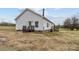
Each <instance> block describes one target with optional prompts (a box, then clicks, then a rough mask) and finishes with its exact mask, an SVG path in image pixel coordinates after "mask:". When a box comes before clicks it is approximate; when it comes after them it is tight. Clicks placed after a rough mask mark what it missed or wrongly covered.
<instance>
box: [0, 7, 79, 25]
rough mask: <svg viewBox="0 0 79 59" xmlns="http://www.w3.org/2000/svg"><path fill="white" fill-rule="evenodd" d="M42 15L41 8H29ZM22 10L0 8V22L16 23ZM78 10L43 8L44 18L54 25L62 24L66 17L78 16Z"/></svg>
mask: <svg viewBox="0 0 79 59" xmlns="http://www.w3.org/2000/svg"><path fill="white" fill-rule="evenodd" d="M30 9H31V10H33V11H35V12H37V13H39V14H41V15H42V8H30ZM23 10H24V9H22V8H0V22H9V23H16V22H15V18H16V17H17V16H18V15H19V14H20V13H21V12H23ZM78 15H79V8H45V17H47V18H48V19H49V20H50V21H52V22H54V23H55V24H56V25H58V24H63V22H64V20H65V19H66V18H67V17H72V16H78Z"/></svg>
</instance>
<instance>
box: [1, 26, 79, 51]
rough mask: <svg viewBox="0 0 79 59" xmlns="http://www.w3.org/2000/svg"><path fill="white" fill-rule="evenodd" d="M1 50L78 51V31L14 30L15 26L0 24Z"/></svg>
mask: <svg viewBox="0 0 79 59" xmlns="http://www.w3.org/2000/svg"><path fill="white" fill-rule="evenodd" d="M0 50H1V51H16V50H17V51H78V50H79V31H69V30H65V29H60V32H27V33H22V32H16V31H15V27H12V26H0Z"/></svg>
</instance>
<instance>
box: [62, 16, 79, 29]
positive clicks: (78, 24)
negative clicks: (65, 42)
mask: <svg viewBox="0 0 79 59" xmlns="http://www.w3.org/2000/svg"><path fill="white" fill-rule="evenodd" d="M64 27H65V28H69V29H71V30H74V29H79V19H78V18H77V17H75V16H74V17H72V18H67V19H66V20H65V21H64Z"/></svg>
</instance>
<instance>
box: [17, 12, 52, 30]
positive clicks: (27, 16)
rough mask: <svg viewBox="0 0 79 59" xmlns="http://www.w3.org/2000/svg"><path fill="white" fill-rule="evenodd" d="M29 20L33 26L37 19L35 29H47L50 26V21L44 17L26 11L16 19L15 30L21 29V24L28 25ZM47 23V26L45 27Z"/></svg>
mask: <svg viewBox="0 0 79 59" xmlns="http://www.w3.org/2000/svg"><path fill="white" fill-rule="evenodd" d="M29 21H31V22H32V25H33V26H35V21H38V22H39V24H38V27H35V30H37V31H38V30H49V29H50V28H51V26H52V25H51V23H50V22H48V21H46V20H45V19H43V18H41V17H40V16H38V15H36V14H34V13H32V12H30V11H27V12H25V13H24V14H23V15H22V16H20V17H19V18H18V19H17V20H16V30H22V27H23V26H26V27H28V26H29ZM47 23H49V27H47Z"/></svg>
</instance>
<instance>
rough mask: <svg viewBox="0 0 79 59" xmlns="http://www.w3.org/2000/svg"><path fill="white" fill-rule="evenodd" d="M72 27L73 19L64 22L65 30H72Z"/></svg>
mask: <svg viewBox="0 0 79 59" xmlns="http://www.w3.org/2000/svg"><path fill="white" fill-rule="evenodd" d="M70 26H71V19H70V18H67V19H66V20H65V21H64V27H65V28H70Z"/></svg>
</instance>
